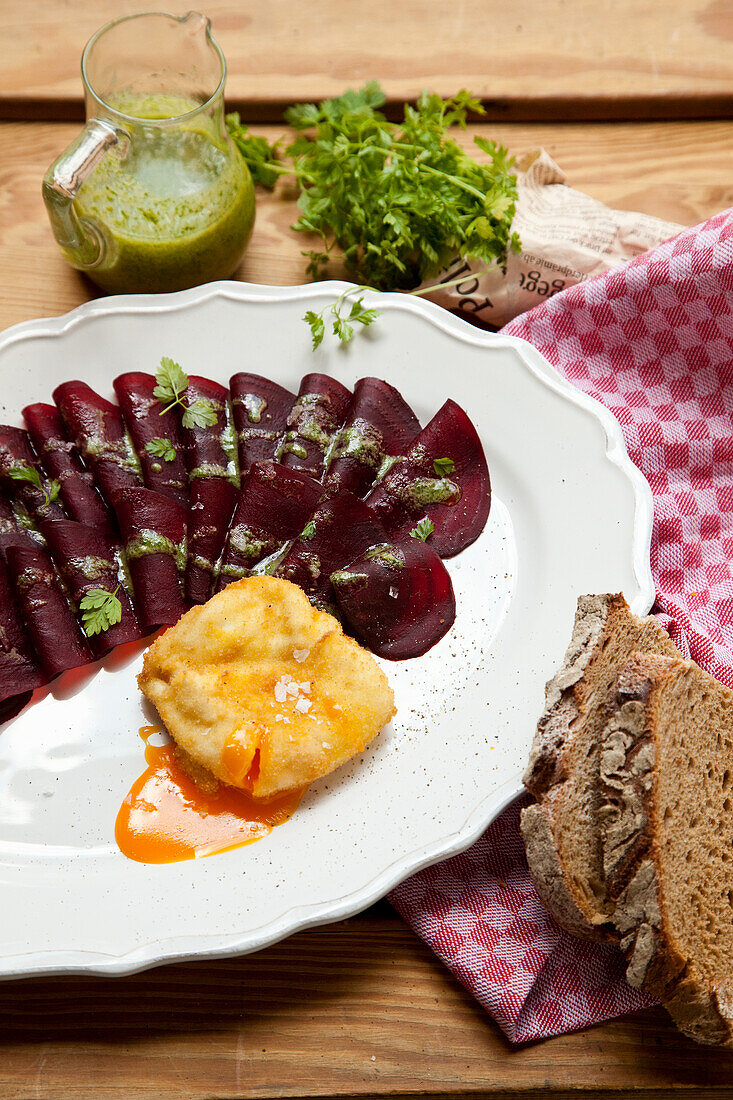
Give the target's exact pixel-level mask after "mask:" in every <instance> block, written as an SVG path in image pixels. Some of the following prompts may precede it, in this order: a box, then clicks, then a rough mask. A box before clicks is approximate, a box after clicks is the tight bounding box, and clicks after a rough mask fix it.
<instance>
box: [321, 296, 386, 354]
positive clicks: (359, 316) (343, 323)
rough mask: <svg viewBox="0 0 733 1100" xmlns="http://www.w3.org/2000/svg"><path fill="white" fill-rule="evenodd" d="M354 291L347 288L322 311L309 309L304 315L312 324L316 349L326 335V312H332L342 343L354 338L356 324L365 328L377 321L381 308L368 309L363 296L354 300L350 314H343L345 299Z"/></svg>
mask: <svg viewBox="0 0 733 1100" xmlns="http://www.w3.org/2000/svg"><path fill="white" fill-rule="evenodd" d="M366 289H369V288H366ZM357 291H358V288H357ZM352 293H354V288H352V287H349V289H348V290H345V291H344V293H343V294H342V295H340V297H338V298H337V299H336V301H335V302H333V303H332V304H331V305H328V306H324V307H323V309H322V310H321V311H320V313H316V312H315V311H314V310H312V309H309V310H308V312H307V313H306V314H305V316H304V317H303V320H304V321H305V322H306V323H307V324H308V325H309V326H310V330H311V335H312V337H313V350H314V351H315V350H316V348H317V347H318V345H319V344H320V343H322V342H323V337H324V336H325V335H326V314H328V313H330V314H331V316H332V318H333V319H332V321H331V325H332V329H333V334H334V336H337V337H338V338H339V340H340V341H341V343H342V344H349V343H350V342H351V341H352V340H353V338H354V325H363V326H364V328H367V327H368V326H369V325H371V324H374V322H375V321H376V319H377V317H378V316H379V310H378V309H368V308H367V307H366V306H365V305H364V299H363V298H357V299H356V300H355V301H354V302H352V303H351V309H350V310H349V312H348V314H346V316H343V315H342V312H341V310H342V309H343V308H344V303H345V299H346V298H347V296H348V295H349V294H352ZM347 304H348V303H347Z"/></svg>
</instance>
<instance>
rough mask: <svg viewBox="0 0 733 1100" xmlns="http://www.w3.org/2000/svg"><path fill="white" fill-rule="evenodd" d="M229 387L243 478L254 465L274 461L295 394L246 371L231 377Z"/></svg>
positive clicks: (267, 379) (240, 470)
mask: <svg viewBox="0 0 733 1100" xmlns="http://www.w3.org/2000/svg"><path fill="white" fill-rule="evenodd" d="M229 387H230V390H231V394H232V411H233V415H234V427H235V429H236V432H237V442H238V447H239V472H240V474H241V476H242V477H244V476H245V474H246V473H247V472H248V471H249V468H250V466H251V465H252V463H253V462H264V461H266V460H267V459H270V458H274V457H275V453H276V451H277V448H278V444H279V443H280V441H281V439H282V438H283V437H284V435H285V432H286V431H287V427H288V414H289V413H290V410H291V409H292V407H293V405H294V404H295V394H294V393H291V392H290V390H286V389H285V388H284V387H283V386H279V385H278V384H277V382H271V381H270V379H269V378H262V377H261V375H259V374H247V373H246V372H245V371H240V373H239V374H235V375H233V376H232V378H231V380H230V382H229Z"/></svg>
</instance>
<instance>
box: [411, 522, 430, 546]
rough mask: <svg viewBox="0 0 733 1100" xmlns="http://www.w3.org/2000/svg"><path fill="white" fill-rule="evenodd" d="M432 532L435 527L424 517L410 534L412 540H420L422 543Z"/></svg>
mask: <svg viewBox="0 0 733 1100" xmlns="http://www.w3.org/2000/svg"><path fill="white" fill-rule="evenodd" d="M434 530H435V525H434V523H433V522H432V520H429V519H428V517H427V516H424V517H423V518H422V519H421V520H420V521H419V523H417V524H415V526H414V527H413V528H412V530H411V531H410V534H411V536H412V537H413V538H414V539H421V540H422V541H423V542H427V541H428V539H429V538H430V536H431V535H432V533H433V531H434Z"/></svg>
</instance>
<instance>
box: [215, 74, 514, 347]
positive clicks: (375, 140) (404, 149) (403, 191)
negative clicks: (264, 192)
mask: <svg viewBox="0 0 733 1100" xmlns="http://www.w3.org/2000/svg"><path fill="white" fill-rule="evenodd" d="M384 102H385V97H384V93H383V92H382V89H381V88H380V86H379V84H378V83H377V82H376V81H370V82H369V83H368V84H366V85H365V86H364V87H363V88H361V89H359V90H354V89H349V90H348V91H347V92H344V94H343V95H341V96H338V97H337V98H335V99H326V100H324V101H323V102H322V103H320V104H318V105H316V104H315V103H302V104H298V105H296V106H294V107H290V108H289V109H288V110H287V111H286V112H285V119H286V121H287V122H288V124H289V125H290V126H291V127H292V128H293V129H295V130H298V131H300V133H299V134H298V136H297V137H296V139H295V141H293V142H292V143H291V144H290V145H289V146H288V147H287V149H286V155H287V158H288V160H287V161H286V160H281V159H279V150H278V148H277V147H276V146H269V145H268V144H267V142H263V139H261V138H253V137H252V136H251V135H250V134H249V133H248V132H247V130H246V127H242V126H241V123H240V121H239V119H238V118H237V117H236V116H233V115H230V116H228V118H227V124H228V126H229V132H230V134H231V135H232V138H233V139H234V140H235V142H236V143H237V145H238V147H239V148H240V151H241V153H242V155H243V156H244V159H245V160H246V161H247V163H248V164H249V166H250V170H251V171H252V172H253V174H254V177H255V179H256V180H257V182H259V183H262V184H263V185H264V186H266V187H273V186H274V184H275V181H276V179H277V176H278V175H281V174H288V173H291V174H293V175H294V176H295V181H296V183H297V185H298V187H299V190H300V196H299V199H298V206H299V208H300V216H299V218H298V220H297V221H296V223H295V226H294V228H295V229H296V230H298V231H299V232H302V233H316V234H318V236H319V237H320V238H321V242H322V243H321V246H320V247H319V248H318V249H313V250H309V251H307V252H305V253H304V255H306V256H307V257H308V260H309V264H308V274H309V275H311V276H312V277H313V278H318V277H320V276H321V274H322V273H323V269H324V268H325V267H326V265H327V264H328V262H329V260H330V259H331V257H332V255H333V253H334V252H335V251H336V250H340V251H341V252H342V253H343V260H344V264H345V266H346V270H347V272H348V274H349V276H350V277H351V278H352V279H353V280H354V281H355V282H357V283H359V284H360V285H362V286H370V287H372V288H374V289H377V290H409V289H411V288H413V287H415V286H417V284H419V283H421V282H423V281H424V280H425V279H428V278H430V277H431V276H433V275H435V274H437V272H438V271H440V270H441V268H443V267H446V266H447V265H448V264H449V263H450V261H451V260H453V259H455V257H456V256H462V257H464V258H465V259H477V260H481V261H483V262H484V263H485V264H487V265H489V264H492V263H494V262H498V263H504V262H505V260H506V255H507V250H508V249H512V250H514V251H516V250H518V248H519V240H518V238H517V235H516V233H514V234H513V233H512V232H511V222H512V218H513V216H514V207H515V203H516V198H517V181H516V176H515V175H514V174H513V172H512V167H513V164H514V161H513V160H512V158H511V157H509V155H508V153H507V151H506V149H505V148H504V147H503V146H501V145H497V144H496V143H494V142H492V141H487V140H486V139H485V138H481V137H477V138H475V139H474V142H475V145H476V147H477V149H478V150H480V151H481V152H482V153H484V154H485V156H486V157H487V158H488V160H487V161H485V162H483V163H479V161H477V160H475V159H474V158H473V157H472V156H470V155H469V154H468V153H467V152H465V151H464V150H463V149H462V147H461V146H460V145H459V144H458V143H457V142H456V141H455V140H454V139H453V138H452V137H450V136H449V131H450V130H451V129H452V128H454V127H458V128H461V129H463V128H465V126H466V121H467V118H468V114H469V112H471V113H473V114H479V115H481V114H485V111H484V108H483V106H482V105H481V102H480V101H479V100H478V99H476V98H474V97H473V96H471V95H470V94H469V93H468V92H466V91H460V92H459V93H458V94H457V95H455V96H453V98H451V99H442V98H441V97H440V96H439V95H435V94H431V93H429V92H423V93H422V95H421V96H420V97H419V99H418V101H417V103H416V104H415V106H409V105H408V106H406V107H405V109H404V117H403V120H402V122H401V123H394V122H388V121H387V119H386V118H385V116H384V114H382V112H381V111H380V110H379V108H380V107H381V106H382V105H383V104H384ZM347 324H348V322H347ZM337 335H338V333H337Z"/></svg>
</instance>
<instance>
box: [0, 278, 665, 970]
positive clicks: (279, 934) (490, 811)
mask: <svg viewBox="0 0 733 1100" xmlns="http://www.w3.org/2000/svg"><path fill="white" fill-rule="evenodd" d="M350 289H351V290H352V291H354V292H356V291H357V290H358V292H359V294H360V296H361V295H363V296H364V298H365V299H366V300H367V301H369V303H370V304H372V305H375V306H378V308H379V309H380V310H389V311H397V312H400V311H402V312H408V313H414V314H417V315H419V316H421V317H423V318H424V319H425V320H427V321H428V322H429V323H430V324H431V325H433V326H434V327H435V328H438V329H440V330H441V331H443V332H444V333H446V334H447V335H449V336H452V337H454V338H456V339H458V340H459V341H461V342H463V343H466V344H469V345H472V346H474V347H512V348H514V349H515V350H516V351H517V353H518V355H519V357H520V359H521V360H522V361H523V363H524V365H525V366H526V367H527V368H528V369H529V370H530V371H531V373H532V374H533V375H534V377H535V378H536V379H537V380H538V381H539V382H540V383H541V384H543V385H545V386H547V387H549V388H550V389H552V390H554V391H555V392H556V393H558V394H560V395H562V397H564V398H565V399H566V400H568V401H570V402H571V403H572V404H574V405H577V406H579V407H580V408H582V409H585V410H586V411H587V412H590V413H591V414H592V415H593V416H594V417H595V418H596V419H597V420H598V421H599V422H600V424H601V426H602V428H603V430H604V434H605V439H606V458H607V459H608V460H609V461H610V462H611V463H613V464H614V465H615V466H617V467H618V468H619V469H620V470H621V471H622V472H623V473H624V474H625V475H626V477H627V478H628V480H629V481H630V483H631V485H632V488H633V492H634V500H635V510H634V529H633V536H632V545H633V570H634V575H635V578H636V581H637V584H638V586H639V592H638V594H637V596H636V598H635V600H634V602H633V605H632V606H633V610H634V611H635V612H636V613H637V614H644V613H646V612H648V611H649V609H650V608H651V606H652V604H653V602H654V598H655V589H654V582H653V579H652V573H651V566H650V562H649V550H650V545H651V536H652V522H653V500H652V493H651V489H650V487H649V483H648V482H647V480H646V478H645V477H644V475H643V474H642V473H641V471H640V470H639V469H638V468H637V467H636V466H635V465H634V464H633V462H632V461H631V459H630V458H629V456H628V453H627V450H626V444H625V441H624V437H623V433H622V431H621V426H620V424H619V422H618V421H617V420H616V418H615V417H614V416H613V414H612V413H611V412H610V411H609V410H608V409H606V408H605V406H603V405H602V404H601V403H600V402H598V401H596V400H595V399H594V398H592V397H589V396H588V395H586V394H584V393H582V392H581V391H580V390H577V389H576V388H575V387H573V386H572V385H571V384H570V383H569V382H568V381H566V380H565V379H564V378H563V377H562V375H561V374H560V373H559V372H558V371H557V370H556V369H555V368H554V367H553V366H552V365H551V364H550V363H549V362H548V361H547V360H546V359H545V357H544V356H543V355H542V354H541V353H540V352H539V351H538V350H537V349H536V348H535V347H534V346H533V345H531V344H529V343H527V342H526V341H524V340H521V339H518V338H517V337H512V336H502V335H499V334H495V333H491V332H487V331H485V330H482V329H478V328H476V327H474V326H473V325H471V324H470V323H469V322H467V321H464V320H462V319H461V318H459V317H456V316H454V315H453V314H451V313H449V312H448V311H447V310H445V309H443V308H442V307H440V306H438V305H436V304H435V303H433V302H430V301H428V300H425V299H424V298H416V297H413V296H410V295H407V294H399V293H382V294H378V293H376V292H372V291H362V290H361V288H357V287H356V286H355V284H353V283H347V282H342V281H336V280H329V281H324V282H320V283H307V284H302V285H298V286H269V285H266V284H261V283H243V282H236V281H222V282H215V283H207V284H204V285H203V286H200V287H193V288H191V289H190V290H182V291H176V292H174V293H171V294H130V295H117V296H112V297H102V298H98V299H94V300H92V301H89V302H85V303H83V304H82V305H80V306H77V307H76V308H75V309H73V310H70V311H68V312H67V313H64V314H61V315H59V316H58V317H44V318H38V319H34V320H28V321H21V322H20V323H18V324H16V325H13V326H11V327H10V328H8V329H6V330H5V331H4V332H2V333H0V370H2V359H1V356H2V352H3V350H4V349H5V348H6V347H9V346H11V345H13V344H15V343H17V342H20V341H23V340H26V339H28V338H35V337H41V336H50V337H56V336H62V335H63V334H64V333H65V332H66V331H68V330H69V329H70V328H73V327H75V326H76V325H78V324H83V323H84V322H85V321H86V320H88V319H92V318H99V317H103V316H105V315H109V314H119V313H135V312H144V313H149V312H169V311H175V310H179V309H186V308H188V307H189V306H191V305H196V304H199V303H202V302H205V301H207V300H209V299H210V298H216V297H223V298H228V299H231V300H235V301H242V302H248V303H258V302H262V303H278V302H288V301H304V302H305V301H312V300H315V299H325V300H326V301H329V300H333V299H334V298H335V297H338V296H339V295H341V294H343V293H344V292H345V291H348V290H350ZM356 339H357V340H358V339H359V336H358V334H357V336H356ZM343 351H344V354H348V349H346V348H345V349H343ZM315 365H317V359H316V360H315V361H314V366H315ZM522 791H523V787H522V783H521V774H519V773H518V774H517V775H516V776H515V777H514V778H513V779H511V780H508V781H507V782H505V783H504V784H502V785H501V787H499V788H498V790H495V791H493V792H492V793H491V794H490V795H487V796H486V798H485V799H484V800H483V801H482V802H481V803H480V804H479V805H478V806H477V807H474V809H473V810H472V811H471V812H470V814H469V816H468V818H467V819H466V820H465V821H464V823H463V825H462V826H461V827H460V828H458V829H455V830H454V831H453V832H452V833H451V834H450V835H449V836H447V837H444V838H443V839H442V840H441V841H440V842H439V843H435V844H432V845H429V846H427V847H424V848H420V849H416V850H415V851H412V852H409V853H407V854H406V855H402V856H401V857H400V858H399V859H397V860H396V861H395V862H394V863H392V864H390V865H389V866H388V867H386V868H384V869H383V870H382V871H381V872H380V873H379V874H377V875H376V876H374V878H372V879H371V880H370V882H368V883H367V884H366V885H365V886H363V887H362V888H361V889H359V890H356V891H352V892H350V893H348V894H346V895H344V896H343V897H341V898H339V899H336V900H335V901H334V900H329V901H325V902H323V901H321V902H311V903H309V904H308V905H304V906H297V907H295V908H291V909H289V910H288V911H287V912H285V913H283V914H281V915H280V916H279V917H278V918H276V919H275V920H274V921H272V922H268V923H267V924H265V925H262V926H260V927H259V928H257V929H254V930H253V931H249V932H246V933H230V934H228V935H227V936H225V937H222V936H221V935H218V936H216V937H214V938H216V939H217V940H221V939H222V938H225V939H226V942H225V943H223V944H222V943H217V945H216V946H213V947H207V946H206V943H205V941H206V939H207V938H209V937H206V936H205V935H201V934H197V935H196V936H195V938H196V940H197V941H200V942H201V946H199V947H196V948H191V947H190V946H186V947H184V946H183V944H181V943H180V940H181V939H183V940H184V941H187V940H189V939H190V938H191V937H171V938H168V939H158V940H154V941H151V942H149V943H146V944H143V945H140V946H138V947H136V948H134V949H133V950H131V951H128V952H126V953H124V954H122V955H107V954H102V953H99V952H88V953H87V952H84V951H81V950H79V949H75V950H68V949H59V950H54V951H49V952H41V951H33V952H29V953H23V954H16V955H6V956H4V957H3V958H2V959H0V967H2V971H1V972H0V980H12V979H15V978H21V977H29V976H52V975H60V974H80V973H86V974H97V975H100V976H108V977H116V976H123V975H127V974H135V973H139V972H140V971H143V970H146V969H149V968H151V967H153V966H159V965H166V964H172V963H176V962H182V961H186V960H194V959H215V958H226V957H231V956H235V955H245V954H250V953H252V952H254V951H259V950H262V949H263V948H265V947H268V946H271V945H272V944H274V943H277V942H278V941H280V940H282V939H285V938H286V937H288V936H290V935H293V934H294V933H295V932H298V931H301V930H304V929H307V928H312V927H315V926H317V925H324V924H328V923H332V922H334V921H339V920H344V919H346V918H347V917H351V916H355V915H356V914H358V913H360V912H362V911H363V910H364V909H366V908H368V907H369V906H370V905H373V904H374V903H375V902H376V901H378V900H379V899H380V898H382V897H384V896H385V895H386V894H387V893H389V891H390V890H392V889H393V888H394V887H395V886H396V885H398V883H400V882H402V881H403V880H404V879H406V878H408V877H409V876H410V875H413V874H415V873H416V872H417V871H419V870H421V869H423V868H424V867H427V866H429V865H431V864H433V863H437V862H440V861H442V860H444V859H449V858H450V857H451V856H454V855H458V854H459V853H461V852H463V851H465V850H466V849H467V848H469V847H470V846H471V845H472V844H473V843H474V842H475V841H476V840H477V839H478V837H479V836H480V835H481V834H482V833H483V832H484V831H485V830H486V828H487V827H488V826H489V825H490V824H491V823H492V822H493V821H494V820H495V819H496V818H497V817H498V815H499V814H500V813H501V812H502V811H503V810H504V809H506V807H507V806H508V805H510V803H511V802H513V801H514V800H515V799H516V798H517V797H518V796H519V795H520V794H521V793H522ZM177 945H178V946H177Z"/></svg>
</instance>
